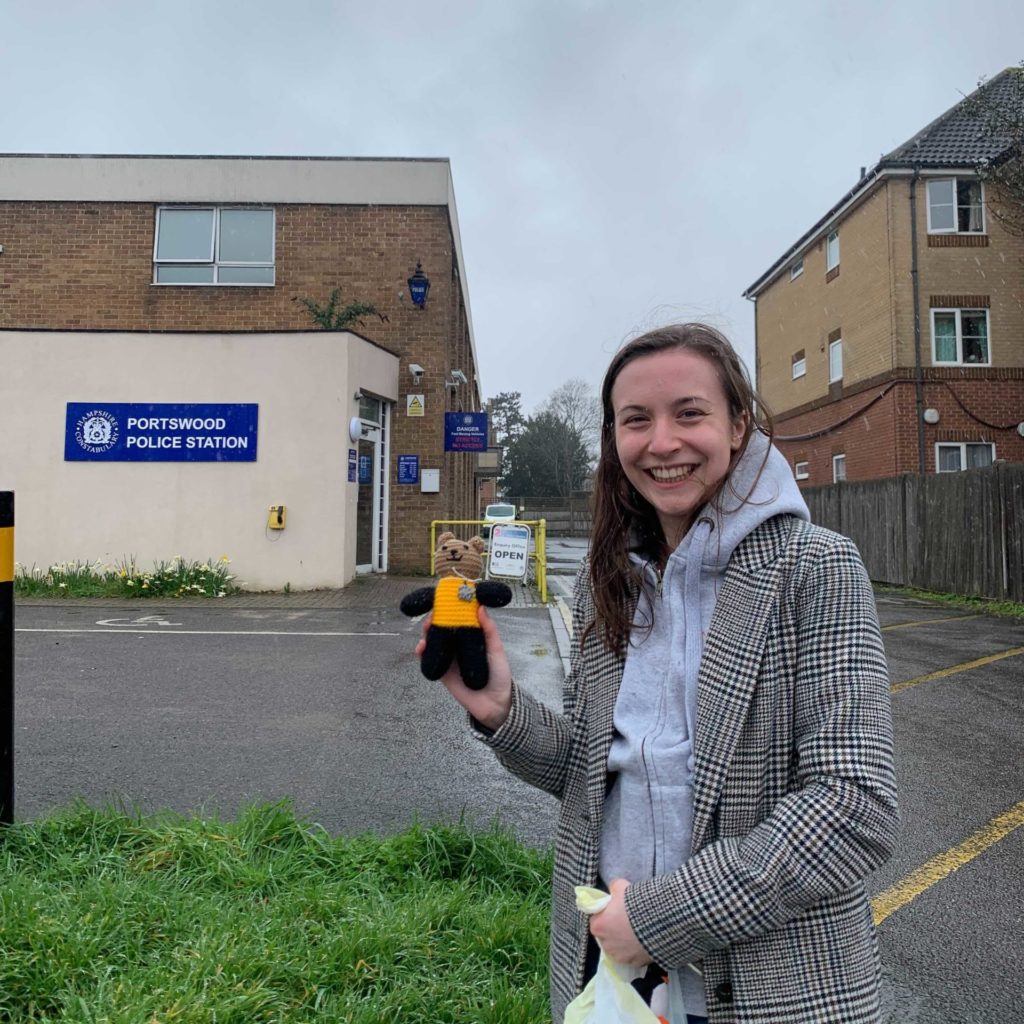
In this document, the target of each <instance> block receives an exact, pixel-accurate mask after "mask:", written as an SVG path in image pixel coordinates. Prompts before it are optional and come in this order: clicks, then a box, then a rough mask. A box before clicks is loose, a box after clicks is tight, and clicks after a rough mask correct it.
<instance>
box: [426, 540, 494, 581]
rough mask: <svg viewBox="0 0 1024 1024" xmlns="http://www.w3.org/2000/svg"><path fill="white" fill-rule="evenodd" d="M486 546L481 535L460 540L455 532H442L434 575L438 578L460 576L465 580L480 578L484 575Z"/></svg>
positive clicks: (435, 557)
mask: <svg viewBox="0 0 1024 1024" xmlns="http://www.w3.org/2000/svg"><path fill="white" fill-rule="evenodd" d="M485 547H486V545H485V544H484V542H483V538H481V537H470V538H469V540H459V538H458V537H456V536H455V534H454V533H442V534H441V536H440V537H438V538H437V553H436V554H435V556H434V575H435V576H437V578H438V579H443V578H444V577H445V576H458V577H460V578H461V579H464V580H478V579H479V578H480V577H481V576H482V575H483V568H484V559H483V552H484V548H485Z"/></svg>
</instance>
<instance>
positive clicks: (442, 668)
mask: <svg viewBox="0 0 1024 1024" xmlns="http://www.w3.org/2000/svg"><path fill="white" fill-rule="evenodd" d="M477 632H478V633H479V632H480V630H477ZM455 640H456V638H455V630H454V629H450V628H446V627H443V626H430V627H429V628H428V629H427V646H426V649H425V650H424V651H423V657H422V658H421V659H420V670H421V671H422V672H423V674H424V675H425V676H426V677H427V678H428V679H440V678H441V676H443V675H444V674H445V672H447V671H448V666H449V665H450V664H451V663H452V658H453V657H455Z"/></svg>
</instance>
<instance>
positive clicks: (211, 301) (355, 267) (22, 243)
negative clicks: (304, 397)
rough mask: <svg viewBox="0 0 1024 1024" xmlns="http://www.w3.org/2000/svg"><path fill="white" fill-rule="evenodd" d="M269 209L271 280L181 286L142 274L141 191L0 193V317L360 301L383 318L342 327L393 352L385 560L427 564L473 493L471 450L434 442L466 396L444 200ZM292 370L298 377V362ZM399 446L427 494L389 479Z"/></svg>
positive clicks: (89, 323)
mask: <svg viewBox="0 0 1024 1024" xmlns="http://www.w3.org/2000/svg"><path fill="white" fill-rule="evenodd" d="M274 209H275V211H276V226H275V229H276V240H275V241H276V284H275V286H274V287H272V288H257V287H194V286H193V287H189V286H156V285H153V284H152V280H153V264H152V254H153V233H154V227H155V222H156V206H155V205H154V204H151V203H94V202H81V203H74V202H0V242H2V243H3V246H4V252H3V255H2V256H0V329H4V328H21V329H25V328H40V329H43V328H45V329H49V330H53V329H59V330H103V331H211V332H230V331H288V330H309V328H310V325H311V321H310V318H309V314H308V313H307V311H306V310H305V308H304V307H303V306H302V305H301V303H300V302H298V301H296V300H297V299H299V298H310V299H312V300H314V301H315V302H318V303H321V304H322V303H324V302H326V300H327V297H328V295H329V294H330V292H331V290H332V289H333V288H335V287H340V288H341V292H342V300H343V301H344V302H352V301H355V300H359V301H362V302H369V303H372V304H373V305H374V306H376V308H377V309H378V310H379V311H380V312H381V313H383V314H384V315H385V317H386V318H387V319H386V320H385V321H384V322H382V321H380V320H378V319H377V318H376V317H370V318H367V319H366V321H365V323H364V326H362V327H359V326H355V327H354V330H355V331H356V332H357V333H359V334H361V335H363V336H364V337H366V338H369V339H370V340H372V341H374V342H377V343H378V344H380V345H382V346H384V347H385V348H387V349H388V350H390V351H392V352H395V353H397V354H398V355H399V356H400V357H401V360H402V367H401V376H400V384H401V387H402V389H403V390H402V393H401V395H400V397H399V402H398V404H397V407H396V409H395V415H394V417H393V420H392V437H391V454H392V459H391V488H390V494H391V521H390V567H391V568H392V569H393V570H394V571H407V570H426V569H427V568H428V566H429V550H428V548H429V523H430V520H431V519H434V518H463V517H464V518H471V517H472V516H473V514H474V510H475V506H476V501H475V487H474V480H473V459H472V456H470V455H464V454H448V455H445V454H444V453H443V415H442V413H443V412H444V411H445V410H457V409H459V408H463V407H464V408H466V409H476V408H478V400H477V391H476V367H475V366H474V365H473V359H472V351H471V346H470V342H469V330H468V324H467V319H466V312H465V300H464V296H463V291H462V286H461V282H460V278H459V273H458V268H457V266H456V261H455V258H454V256H453V251H454V243H453V238H452V232H451V226H450V224H449V220H448V211H447V209H446V208H445V207H440V206H439V207H423V206H420V207H416V206H372V207H371V206H335V205H312V204H311V205H300V204H280V205H275V206H274ZM417 260H419V261H421V262H422V264H423V269H424V272H425V273H426V274H427V275H428V277H429V278H430V281H431V288H430V296H429V298H428V300H427V306H426V308H425V309H423V310H420V309H417V308H415V307H414V306H413V305H412V303H411V302H410V301H409V298H408V295H407V292H408V287H407V285H406V279H407V278H408V277H409V275H410V274H411V272H412V271H413V269H414V268H415V266H416V262H417ZM411 362H415V363H419V364H420V365H421V366H422V367H423V368H424V369H425V371H426V373H425V374H424V377H423V380H422V381H421V382H420V383H419V384H418V385H415V386H414V385H413V381H412V377H411V375H410V374H409V373H408V370H407V367H408V364H409V363H411ZM455 368H458V369H461V370H463V371H464V373H465V374H466V376H467V377H468V378H469V384H467V385H463V386H462V387H461V388H459V390H458V391H457V392H452V391H451V390H449V389H448V388H446V387H445V385H444V382H445V380H446V379H447V376H448V373H449V371H450V370H452V369H455ZM197 372H202V370H201V367H200V368H197ZM295 383H296V386H300V387H301V367H297V368H296V382H295ZM407 391H414V392H415V393H418V394H423V395H424V396H425V401H426V409H427V414H426V415H425V416H424V417H421V418H412V417H408V416H407V415H406V408H405V394H406V392H407ZM354 411H355V410H354V409H353V412H354ZM343 429H344V425H343V424H339V430H343ZM399 454H402V455H407V454H413V455H419V456H420V464H421V466H423V467H434V468H439V469H441V492H440V494H436V495H429V494H428V495H425V494H421V493H420V489H419V487H418V486H414V485H399V484H398V483H397V475H396V468H395V467H396V465H397V459H396V458H395V457H396V456H397V455H399ZM312 471H315V468H314V467H311V472H312Z"/></svg>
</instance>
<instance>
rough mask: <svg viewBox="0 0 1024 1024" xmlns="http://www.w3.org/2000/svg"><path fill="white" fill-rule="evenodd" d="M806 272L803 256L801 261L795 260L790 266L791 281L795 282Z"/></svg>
mask: <svg viewBox="0 0 1024 1024" xmlns="http://www.w3.org/2000/svg"><path fill="white" fill-rule="evenodd" d="M803 272H804V258H803V256H801V257H800V258H799V259H797V260H794V261H793V262H792V263H791V264H790V265H789V279H790V281H795V280H796V279H797V278H798V277H799V276H800V275H801V274H802V273H803Z"/></svg>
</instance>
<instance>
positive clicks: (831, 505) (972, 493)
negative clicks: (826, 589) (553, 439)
mask: <svg viewBox="0 0 1024 1024" xmlns="http://www.w3.org/2000/svg"><path fill="white" fill-rule="evenodd" d="M803 494H804V498H805V499H806V501H807V506H808V508H809V509H810V510H811V519H812V520H813V521H814V522H815V523H819V524H820V525H822V526H827V527H828V528H829V529H830V530H835V531H836V532H837V533H844V534H846V536H847V537H850V538H852V539H853V541H854V542H855V543H856V544H857V547H859V548H860V552H861V555H862V557H863V558H864V564H865V565H866V566H867V570H868V574H869V575H870V576H871V579H872V580H874V581H875V582H876V583H891V584H893V585H894V586H902V587H917V588H918V589H920V590H934V591H938V592H940V593H948V594H974V595H977V596H979V597H989V598H995V599H998V600H1008V601H1024V465H1022V464H1020V463H997V464H996V465H995V466H988V467H986V468H985V469H969V470H965V471H964V472H962V473H935V474H932V475H930V476H916V475H909V474H908V475H906V476H900V477H892V478H890V479H888V480H862V481H857V482H854V483H840V484H832V485H831V486H829V487H811V488H808V489H807V490H805V491H804V492H803ZM508 500H509V501H511V502H513V503H514V504H515V505H517V506H518V507H521V508H522V509H524V511H523V512H521V513H520V518H522V519H545V520H547V530H548V535H549V536H556V537H557V536H572V537H587V536H589V535H590V529H591V512H590V502H591V495H590V494H583V493H581V494H574V495H573V496H572V497H571V498H510V499H508Z"/></svg>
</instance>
